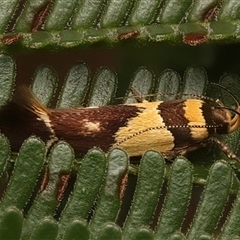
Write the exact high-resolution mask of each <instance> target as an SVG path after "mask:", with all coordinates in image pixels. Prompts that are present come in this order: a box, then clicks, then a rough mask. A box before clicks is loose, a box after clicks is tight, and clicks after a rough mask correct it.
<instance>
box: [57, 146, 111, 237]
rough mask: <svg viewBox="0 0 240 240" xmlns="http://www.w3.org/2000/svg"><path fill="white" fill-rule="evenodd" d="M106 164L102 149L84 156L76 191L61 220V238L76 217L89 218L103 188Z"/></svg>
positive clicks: (70, 197)
mask: <svg viewBox="0 0 240 240" xmlns="http://www.w3.org/2000/svg"><path fill="white" fill-rule="evenodd" d="M106 165H107V162H106V157H105V155H104V153H103V152H101V151H100V150H97V149H92V150H90V151H89V152H88V153H87V155H86V156H85V157H84V159H83V161H82V163H81V165H80V166H79V169H78V175H77V179H76V182H75V186H74V191H73V193H72V194H71V196H69V199H68V202H67V205H66V207H65V209H64V211H63V214H62V217H61V219H60V221H59V225H60V228H59V236H58V237H59V239H61V238H62V236H63V234H64V232H65V229H66V226H67V225H68V224H69V223H70V222H73V221H74V219H76V218H81V219H87V217H88V215H89V212H90V211H91V208H92V205H93V203H94V201H95V200H96V199H97V196H98V194H99V190H100V189H101V186H102V183H103V178H104V175H105V171H106ZM69 227H70V226H69Z"/></svg>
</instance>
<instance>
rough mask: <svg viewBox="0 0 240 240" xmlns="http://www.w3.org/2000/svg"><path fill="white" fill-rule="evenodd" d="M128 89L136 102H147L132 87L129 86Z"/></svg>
mask: <svg viewBox="0 0 240 240" xmlns="http://www.w3.org/2000/svg"><path fill="white" fill-rule="evenodd" d="M130 91H131V92H132V94H133V97H134V98H135V99H136V100H137V101H138V102H141V103H142V102H148V101H147V100H146V99H144V97H143V96H142V95H141V94H140V93H139V92H138V91H137V90H136V89H135V88H134V87H131V88H130Z"/></svg>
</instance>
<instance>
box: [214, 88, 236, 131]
mask: <svg viewBox="0 0 240 240" xmlns="http://www.w3.org/2000/svg"><path fill="white" fill-rule="evenodd" d="M214 85H216V86H218V87H220V88H222V89H224V90H225V91H226V92H228V93H229V94H230V95H231V97H232V99H233V100H234V101H235V103H236V108H235V109H233V108H231V107H227V106H225V105H224V104H223V103H222V102H220V101H219V100H218V101H216V103H217V106H214V110H213V113H214V115H218V114H220V112H221V115H222V117H223V119H222V120H223V121H224V122H225V123H227V125H228V129H227V132H226V133H232V132H234V131H236V130H237V129H238V128H239V127H240V102H239V100H238V99H237V97H236V96H235V95H234V94H233V93H232V92H231V91H230V90H229V89H227V88H226V87H224V86H222V85H219V84H216V83H214Z"/></svg>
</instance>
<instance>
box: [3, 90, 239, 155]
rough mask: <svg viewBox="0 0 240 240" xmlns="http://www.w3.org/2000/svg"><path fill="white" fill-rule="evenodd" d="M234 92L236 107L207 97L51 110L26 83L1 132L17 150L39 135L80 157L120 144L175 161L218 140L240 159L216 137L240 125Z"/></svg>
mask: <svg viewBox="0 0 240 240" xmlns="http://www.w3.org/2000/svg"><path fill="white" fill-rule="evenodd" d="M222 88H224V89H225V87H222ZM226 90H227V89H226ZM230 94H231V93H230ZM231 95H232V97H233V98H234V100H235V101H236V102H237V109H236V110H234V109H231V108H228V107H225V106H224V105H223V103H221V101H219V100H217V101H215V100H212V99H210V98H207V97H206V98H202V99H195V98H191V99H178V100H171V101H157V102H147V101H143V102H140V103H133V104H126V105H123V104H122V105H109V106H103V107H87V108H77V109H49V108H46V107H45V106H43V105H42V104H41V103H40V102H39V101H38V100H37V99H36V97H35V96H34V95H33V93H32V92H31V91H30V90H29V88H27V87H20V88H18V89H17V91H16V92H15V94H14V96H13V98H12V100H11V101H9V102H8V103H7V104H6V105H5V106H3V107H2V108H1V109H0V130H1V133H3V134H4V135H5V136H6V137H7V138H8V139H9V141H10V144H11V147H12V150H13V151H18V150H19V148H20V147H21V144H22V143H23V141H24V140H25V139H27V138H28V137H29V136H31V135H35V136H38V137H40V138H41V139H42V140H43V141H44V142H46V144H47V145H51V144H53V143H54V142H55V141H58V140H65V141H66V142H67V143H69V144H70V145H71V146H72V147H73V149H74V151H75V154H76V156H83V155H84V154H85V153H87V151H88V150H89V149H91V148H93V147H98V148H101V149H102V150H103V151H108V150H110V149H111V148H113V147H119V148H122V149H123V150H125V151H126V152H127V153H128V155H129V156H130V157H132V156H140V155H143V154H144V153H145V151H147V150H149V149H151V150H156V151H159V152H161V153H163V154H164V156H165V157H166V158H167V159H173V158H174V157H176V156H177V155H185V154H186V153H188V152H190V151H193V150H195V149H198V148H200V147H202V146H205V145H207V144H208V143H209V142H210V141H214V142H216V143H217V144H218V145H220V146H221V148H222V150H223V151H225V152H226V154H227V155H228V156H229V157H231V158H236V159H238V158H237V156H236V155H235V154H234V153H233V152H232V151H231V150H230V149H229V148H228V147H227V146H226V145H224V144H223V143H222V142H221V141H219V140H218V138H216V137H215V136H217V135H219V134H229V133H231V132H234V131H236V130H237V129H238V128H239V126H240V105H239V102H238V101H237V99H236V98H235V97H234V96H233V94H231Z"/></svg>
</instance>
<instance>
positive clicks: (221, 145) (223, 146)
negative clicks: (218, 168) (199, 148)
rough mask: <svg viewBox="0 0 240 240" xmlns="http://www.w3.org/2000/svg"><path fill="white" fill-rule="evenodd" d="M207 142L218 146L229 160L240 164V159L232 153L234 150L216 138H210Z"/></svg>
mask: <svg viewBox="0 0 240 240" xmlns="http://www.w3.org/2000/svg"><path fill="white" fill-rule="evenodd" d="M207 141H209V142H211V143H214V144H216V145H217V146H218V147H219V148H220V149H221V150H222V151H223V152H224V153H225V154H226V155H227V156H228V157H229V158H232V159H235V160H237V161H238V162H240V158H239V157H238V156H237V155H236V154H235V153H234V152H233V151H232V149H231V148H230V147H229V146H228V145H227V144H225V143H223V142H222V141H220V140H219V139H218V138H216V137H210V138H209V139H208V140H207Z"/></svg>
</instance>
